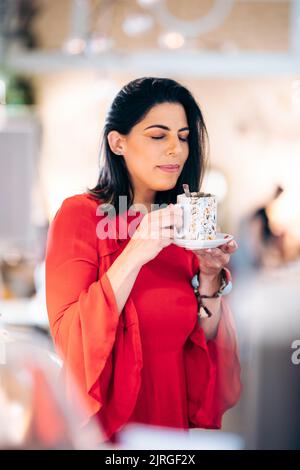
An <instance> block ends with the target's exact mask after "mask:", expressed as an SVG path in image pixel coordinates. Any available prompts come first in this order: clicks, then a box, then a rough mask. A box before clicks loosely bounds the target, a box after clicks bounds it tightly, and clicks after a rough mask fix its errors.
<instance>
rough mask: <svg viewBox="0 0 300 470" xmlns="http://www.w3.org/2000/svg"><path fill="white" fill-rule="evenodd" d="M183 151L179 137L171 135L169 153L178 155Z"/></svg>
mask: <svg viewBox="0 0 300 470" xmlns="http://www.w3.org/2000/svg"><path fill="white" fill-rule="evenodd" d="M180 152H181V145H180V141H179V137H177V136H176V137H170V139H169V142H168V151H167V154H168V155H178V154H179V153H180Z"/></svg>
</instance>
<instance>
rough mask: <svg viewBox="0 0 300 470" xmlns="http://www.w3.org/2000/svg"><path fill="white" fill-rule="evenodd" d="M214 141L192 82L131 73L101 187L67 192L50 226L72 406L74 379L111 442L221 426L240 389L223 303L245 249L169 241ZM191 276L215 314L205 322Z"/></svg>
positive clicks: (58, 337) (53, 292)
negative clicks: (138, 434)
mask: <svg viewBox="0 0 300 470" xmlns="http://www.w3.org/2000/svg"><path fill="white" fill-rule="evenodd" d="M206 136H207V131H206V127H205V123H204V120H203V117H202V113H201V111H200V108H199V106H198V104H197V102H196V101H195V99H194V97H193V96H192V94H191V93H190V91H188V90H187V89H186V88H185V87H183V86H182V85H180V84H179V83H178V82H176V81H174V80H170V79H167V78H152V77H145V78H140V79H136V80H133V81H132V82H130V83H128V84H127V85H125V86H124V87H123V88H122V89H121V90H120V92H119V93H118V94H117V96H116V97H115V99H114V101H113V103H112V105H111V107H110V110H109V112H108V114H107V118H106V123H105V127H104V137H103V145H102V148H103V146H104V154H103V157H104V160H103V161H102V167H101V170H100V176H99V179H98V183H97V185H96V187H95V188H93V189H91V190H88V191H87V192H86V193H83V194H78V195H75V196H72V197H70V198H67V199H66V200H64V202H63V204H62V205H61V207H60V208H59V210H58V212H57V213H56V215H55V218H54V220H53V222H52V224H51V226H50V230H49V234H48V242H47V251H46V299H47V309H48V315H49V322H50V328H51V333H52V336H53V340H54V343H55V345H56V348H57V350H58V352H59V353H60V355H61V357H62V359H63V361H64V367H63V376H62V378H63V381H64V384H65V391H66V395H67V398H68V400H69V401H70V403H72V400H73V396H72V385H71V381H70V376H71V374H73V375H74V377H75V379H76V380H77V385H78V386H79V389H80V391H81V392H82V395H83V396H84V398H85V400H86V403H87V405H88V409H89V412H88V413H87V415H86V419H85V420H84V421H83V423H82V425H83V426H84V425H85V424H87V423H88V421H89V419H90V418H91V417H92V416H96V417H97V419H98V420H99V424H101V427H102V429H103V430H104V432H105V436H106V439H107V440H111V441H112V442H117V433H118V431H119V430H120V429H121V428H122V427H123V426H124V425H126V423H129V422H136V423H144V424H149V425H150V424H151V425H158V426H163V427H173V428H180V429H184V430H187V429H188V428H195V427H197V428H211V429H219V428H220V427H221V424H222V416H223V414H224V412H225V411H226V410H227V409H229V408H230V407H232V406H234V405H235V404H236V402H237V401H238V399H239V396H240V392H241V383H240V362H239V352H238V347H237V339H236V332H235V326H234V323H233V319H232V314H231V312H230V309H229V307H228V305H227V303H226V301H225V300H224V297H222V295H223V292H225V291H223V288H224V283H223V281H224V279H225V278H226V281H225V284H226V286H228V284H229V280H228V273H229V271H228V270H226V268H225V266H226V265H227V264H228V263H229V260H230V256H231V254H233V253H234V252H235V251H236V249H237V244H236V242H235V241H231V242H228V243H226V244H225V245H223V246H221V247H220V248H215V249H213V250H209V251H208V252H207V251H197V252H194V251H189V250H185V249H183V248H181V247H178V246H176V245H174V244H173V243H172V242H173V236H174V227H181V226H182V213H181V209H180V207H178V206H176V201H177V195H178V194H181V193H182V185H183V184H188V185H189V188H190V190H191V191H199V186H200V185H201V181H202V177H203V173H204V163H205V141H206ZM170 166H172V168H171V170H172V171H170ZM122 197H123V199H122ZM124 198H125V199H126V203H125V207H124V206H123V207H122V201H124ZM153 205H158V206H159V207H161V205H163V206H164V207H163V208H159V209H158V210H152V208H153ZM141 207H142V211H141V210H140V208H141ZM156 207H157V206H156ZM132 208H135V210H134V211H133V212H132ZM99 209H101V211H100V210H99ZM136 211H137V212H136ZM106 213H108V215H105V214H106ZM137 213H139V214H140V216H139V217H138V218H137ZM150 227H151V230H152V232H151V236H149V228H150ZM128 228H129V230H128ZM132 228H133V231H132V232H133V233H130V232H131V229H132ZM124 229H125V231H124ZM195 276H197V277H198V280H199V281H200V287H199V292H200V295H201V296H202V295H204V294H205V295H207V296H210V297H211V298H208V299H206V300H205V305H206V308H207V309H208V311H209V312H210V314H211V316H210V317H205V318H203V316H199V312H198V303H197V298H196V295H195V293H194V291H193V287H192V283H191V281H192V279H194V278H195ZM224 276H225V277H224ZM229 276H230V273H229ZM216 294H217V295H216ZM200 311H201V310H200Z"/></svg>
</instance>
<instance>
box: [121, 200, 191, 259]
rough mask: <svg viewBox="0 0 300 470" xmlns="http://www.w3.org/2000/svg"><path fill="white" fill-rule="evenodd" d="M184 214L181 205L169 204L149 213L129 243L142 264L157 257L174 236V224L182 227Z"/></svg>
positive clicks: (130, 249) (129, 248) (129, 246)
mask: <svg viewBox="0 0 300 470" xmlns="http://www.w3.org/2000/svg"><path fill="white" fill-rule="evenodd" d="M182 223H183V214H182V209H181V207H180V206H176V205H173V204H169V205H168V206H167V207H166V208H164V209H159V210H155V211H152V212H149V213H147V214H146V215H145V216H144V217H143V219H142V221H141V222H140V224H139V226H138V227H137V229H136V230H135V232H134V233H133V235H132V237H131V240H130V241H129V243H128V245H127V249H128V251H130V252H132V253H133V254H134V257H135V260H136V261H138V262H140V263H141V265H143V264H145V263H147V262H148V261H150V260H152V259H153V258H155V257H156V256H157V255H158V253H159V252H160V251H161V250H162V249H163V248H165V247H166V246H169V245H171V243H172V242H173V238H174V226H176V227H177V228H180V227H182Z"/></svg>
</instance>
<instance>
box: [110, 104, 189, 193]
mask: <svg viewBox="0 0 300 470" xmlns="http://www.w3.org/2000/svg"><path fill="white" fill-rule="evenodd" d="M112 133H115V134H114V135H112V136H111V138H110V144H111V147H113V151H115V150H114V149H116V150H117V151H116V153H118V152H119V153H121V154H122V155H123V156H124V159H125V162H126V165H127V169H128V171H129V173H130V175H131V178H132V182H133V186H134V189H135V192H136V190H137V191H138V192H139V193H143V194H148V195H150V194H151V193H155V191H166V190H169V189H172V188H173V187H174V186H175V185H176V182H177V179H178V177H179V175H180V173H181V171H182V169H183V166H184V164H185V162H186V160H187V158H188V154H189V144H188V134H189V129H188V123H187V118H186V114H185V110H184V107H183V106H182V105H181V104H178V103H162V104H158V105H155V106H154V107H153V108H151V109H150V111H149V112H148V114H147V115H146V116H145V118H144V119H143V120H142V121H140V122H139V123H138V124H136V125H135V126H134V127H133V128H132V129H131V131H130V133H129V134H128V135H126V136H123V135H120V134H119V133H116V131H112ZM116 158H117V157H116ZM165 165H173V168H171V169H170V167H167V168H166V167H165V168H164V166H165Z"/></svg>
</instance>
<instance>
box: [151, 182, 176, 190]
mask: <svg viewBox="0 0 300 470" xmlns="http://www.w3.org/2000/svg"><path fill="white" fill-rule="evenodd" d="M176 183H177V179H176V180H175V181H170V182H166V181H161V182H156V184H155V185H153V189H154V190H155V191H169V190H170V189H173V188H175V186H176Z"/></svg>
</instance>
